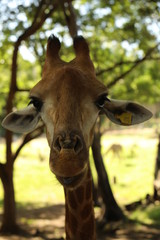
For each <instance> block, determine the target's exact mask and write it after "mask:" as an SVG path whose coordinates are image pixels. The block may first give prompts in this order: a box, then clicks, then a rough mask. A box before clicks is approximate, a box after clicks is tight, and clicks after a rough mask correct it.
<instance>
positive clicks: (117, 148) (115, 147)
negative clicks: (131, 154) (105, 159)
mask: <svg viewBox="0 0 160 240" xmlns="http://www.w3.org/2000/svg"><path fill="white" fill-rule="evenodd" d="M109 153H111V154H112V156H113V158H118V159H119V160H120V159H121V158H122V153H123V146H122V145H121V144H115V143H114V144H112V145H111V146H110V147H109V148H108V150H107V151H106V153H105V154H109Z"/></svg>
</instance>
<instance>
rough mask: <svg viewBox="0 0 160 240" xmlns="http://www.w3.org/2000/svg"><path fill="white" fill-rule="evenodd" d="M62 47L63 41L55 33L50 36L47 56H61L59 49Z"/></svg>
mask: <svg viewBox="0 0 160 240" xmlns="http://www.w3.org/2000/svg"><path fill="white" fill-rule="evenodd" d="M60 48H61V43H60V41H59V39H58V38H57V37H55V36H54V35H53V34H52V35H50V37H49V38H48V44H47V57H54V58H55V57H58V58H59V50H60Z"/></svg>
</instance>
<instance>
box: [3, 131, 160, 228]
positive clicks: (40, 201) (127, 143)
mask: <svg viewBox="0 0 160 240" xmlns="http://www.w3.org/2000/svg"><path fill="white" fill-rule="evenodd" d="M140 133H141V134H140ZM17 144H18V142H17V141H16V142H15V145H14V148H16V145H17ZM113 144H120V145H121V147H122V151H121V152H120V156H117V155H115V154H113V153H112V152H111V151H110V152H109V153H108V154H107V149H109V147H110V146H112V145H113ZM156 147H157V139H156V138H155V137H154V134H153V132H150V131H149V132H148V131H145V130H143V131H142V130H141V131H135V130H134V129H133V130H132V129H130V130H128V131H127V132H126V131H125V130H121V131H112V132H107V134H105V135H104V136H103V138H102V153H103V157H104V163H105V166H106V169H107V172H108V175H109V179H110V183H111V186H112V190H113V192H114V196H115V198H116V200H117V202H118V203H119V204H120V205H121V206H122V207H123V206H124V205H125V204H129V203H131V202H133V201H137V200H139V199H142V198H144V197H145V196H146V194H152V193H153V173H154V162H155V158H156V151H157V149H156ZM0 150H1V153H2V154H4V152H5V151H4V144H2V143H1V144H0ZM48 157H49V148H48V144H47V141H46V140H45V138H40V139H37V140H33V141H32V142H30V143H29V144H28V145H27V146H26V147H25V148H23V150H22V151H21V154H20V156H19V158H18V159H17V160H16V163H15V171H14V184H15V193H16V202H17V206H18V207H22V206H23V207H25V208H28V207H29V208H32V207H33V206H36V207H37V208H38V207H42V206H47V205H53V204H56V203H61V202H64V194H63V188H62V187H61V186H60V184H59V183H58V182H57V180H56V179H55V177H54V176H53V174H52V173H51V172H50V170H49V164H48ZM91 167H92V169H93V175H94V178H95V179H96V177H97V176H96V171H95V168H94V164H93V160H91ZM115 179H116V181H115ZM115 182H116V183H115ZM2 198H3V191H2V186H1V185H0V199H2ZM0 208H1V210H2V201H0ZM131 218H132V219H134V220H137V221H138V220H139V221H143V222H145V221H146V222H147V223H153V222H156V223H157V222H159V224H160V206H151V207H149V208H147V209H139V210H137V211H136V212H134V213H133V214H132V216H131Z"/></svg>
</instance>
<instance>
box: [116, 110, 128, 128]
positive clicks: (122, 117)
mask: <svg viewBox="0 0 160 240" xmlns="http://www.w3.org/2000/svg"><path fill="white" fill-rule="evenodd" d="M115 117H116V118H117V119H119V120H120V121H121V123H122V124H124V125H131V124H132V113H130V112H124V113H122V114H120V115H119V114H115Z"/></svg>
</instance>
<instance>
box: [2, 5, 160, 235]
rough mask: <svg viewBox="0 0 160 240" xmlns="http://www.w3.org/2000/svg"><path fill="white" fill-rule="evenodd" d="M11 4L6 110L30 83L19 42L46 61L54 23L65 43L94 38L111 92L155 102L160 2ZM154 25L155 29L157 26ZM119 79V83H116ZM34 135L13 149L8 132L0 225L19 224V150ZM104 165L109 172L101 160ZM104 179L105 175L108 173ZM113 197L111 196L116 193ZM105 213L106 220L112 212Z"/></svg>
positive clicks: (95, 55)
mask: <svg viewBox="0 0 160 240" xmlns="http://www.w3.org/2000/svg"><path fill="white" fill-rule="evenodd" d="M9 3H10V4H7V5H5V4H4V5H3V4H2V6H1V10H0V11H2V12H5V13H6V14H5V15H4V14H1V19H0V20H1V22H3V34H2V35H1V38H2V41H1V42H2V43H1V44H2V46H3V47H2V60H3V61H6V64H7V65H5V68H6V66H7V67H8V68H9V66H10V65H11V64H12V73H11V82H10V90H9V95H8V98H7V97H6V95H7V91H4V93H3V95H2V94H1V96H0V98H1V99H2V101H1V105H2V106H3V108H4V104H5V100H7V107H6V112H7V113H8V112H10V111H11V110H12V107H13V102H18V100H17V96H18V94H21V93H22V92H24V91H26V90H28V88H30V86H29V85H28V84H27V83H26V84H25V85H23V84H22V83H21V81H20V79H19V78H18V79H17V70H18V73H19V70H20V65H18V61H17V59H18V52H19V49H20V46H21V45H22V44H23V45H26V46H27V47H28V49H29V50H30V51H31V52H32V54H34V55H35V56H37V59H38V60H37V62H35V64H39V65H42V64H43V61H44V59H43V56H44V50H45V48H44V45H45V41H46V37H47V36H48V34H50V30H51V29H53V28H54V33H57V34H58V35H59V36H61V38H62V39H63V40H64V41H63V42H67V41H66V39H68V38H69V34H70V35H71V36H72V37H73V36H74V35H76V34H77V32H78V33H81V34H82V33H83V35H84V37H86V38H87V39H88V41H89V42H90V48H91V55H92V59H93V60H94V63H95V66H96V71H97V75H98V77H99V79H100V80H101V81H103V82H104V83H105V84H106V85H108V86H109V87H110V88H111V90H110V94H111V96H112V97H120V98H122V97H123V96H124V98H131V99H132V98H134V97H135V95H136V99H137V100H140V101H142V102H146V101H147V100H148V99H150V101H151V102H154V101H155V99H154V92H155V88H154V85H155V84H159V83H158V79H159V73H158V71H157V70H156V69H157V65H158V64H156V62H157V61H159V59H160V52H159V51H160V49H159V38H158V33H159V31H160V30H159V21H160V19H159V10H160V1H149V0H147V1H144V0H140V1H137V0H136V1H129V0H123V1H120V2H119V1H114V0H112V1H108V3H107V6H106V1H104V0H102V1H97V0H94V1H91V0H81V1H78V2H77V1H73V2H72V1H70V0H66V1H65V0H60V1H58V0H57V1H46V0H41V1H38V0H37V1H31V2H30V3H29V4H28V3H26V2H25V3H24V2H21V1H20V2H19V4H17V5H16V6H15V7H13V6H12V4H11V3H12V2H9ZM11 6H12V7H11ZM73 6H74V8H73ZM53 14H54V15H53ZM76 19H77V20H76ZM77 25H78V27H77ZM156 26H157V28H156ZM66 27H68V30H69V31H68V30H67V29H66ZM153 29H156V30H154V31H153ZM15 36H18V37H15ZM10 41H11V42H13V43H14V51H13V56H12V63H11V60H10V58H9V56H11V51H10V49H11V45H10ZM62 57H64V58H65V60H66V59H70V58H71V57H72V56H71V53H70V45H69V47H68V50H64V53H63V56H62ZM3 61H2V62H3ZM3 65H4V64H3ZM3 65H1V67H2V68H3V73H4V76H6V74H5V71H6V69H5V68H4V67H3ZM142 73H143V75H142ZM117 83H119V84H118V85H117ZM7 84H8V79H7V78H6V77H3V87H4V88H6V89H7ZM32 84H33V83H31V85H32ZM144 86H145V90H144ZM159 89H160V88H157V89H156V101H159V95H160V92H159V91H160V90H159ZM146 91H147V93H150V98H147V97H146V96H145V94H146ZM17 93H18V94H17ZM2 96H3V98H2ZM35 134H37V135H38V134H40V132H39V133H38V132H37V133H31V134H30V135H27V136H25V137H24V139H23V141H22V144H21V145H20V146H19V147H18V149H17V150H16V151H15V152H13V150H12V137H13V135H12V133H10V132H8V131H7V132H6V146H7V150H6V163H4V164H2V163H1V164H0V177H1V179H2V182H3V186H4V191H5V199H4V218H3V225H2V228H3V230H6V231H13V230H15V229H16V228H15V227H16V210H15V199H14V187H13V168H14V162H15V160H16V157H17V156H18V154H19V152H20V149H21V148H22V147H23V146H24V145H25V144H26V143H27V142H28V141H29V140H31V139H32V138H33V137H35ZM94 146H95V149H96V147H97V146H98V150H96V151H99V153H100V135H97V142H96V144H95V145H93V153H94V154H95V153H96V151H94ZM95 158H96V156H95ZM99 159H100V155H99ZM100 160H101V159H100ZM101 167H102V168H103V172H104V173H105V171H104V170H105V169H104V166H103V165H102V161H101ZM97 169H98V168H97ZM100 171H101V170H100ZM99 175H100V172H99ZM104 178H105V179H106V180H107V175H106V176H105V177H104ZM108 189H109V188H107V189H106V192H105V193H104V192H103V196H104V195H105V196H108V195H107V194H108V193H107V191H108ZM103 191H105V190H103ZM105 196H104V201H105V203H106V205H107V204H108V202H107V201H108V200H107V199H106V200H105ZM111 199H112V200H113V196H112V198H111ZM109 204H110V203H109ZM114 204H115V203H114ZM114 204H113V205H114ZM110 206H111V204H110ZM114 206H115V205H114ZM106 209H107V206H106ZM117 209H118V208H117ZM9 211H10V212H9ZM118 211H119V210H118ZM11 212H12V217H11ZM120 215H121V214H120ZM120 215H119V216H120ZM106 216H107V217H106V219H107V218H108V214H106Z"/></svg>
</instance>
